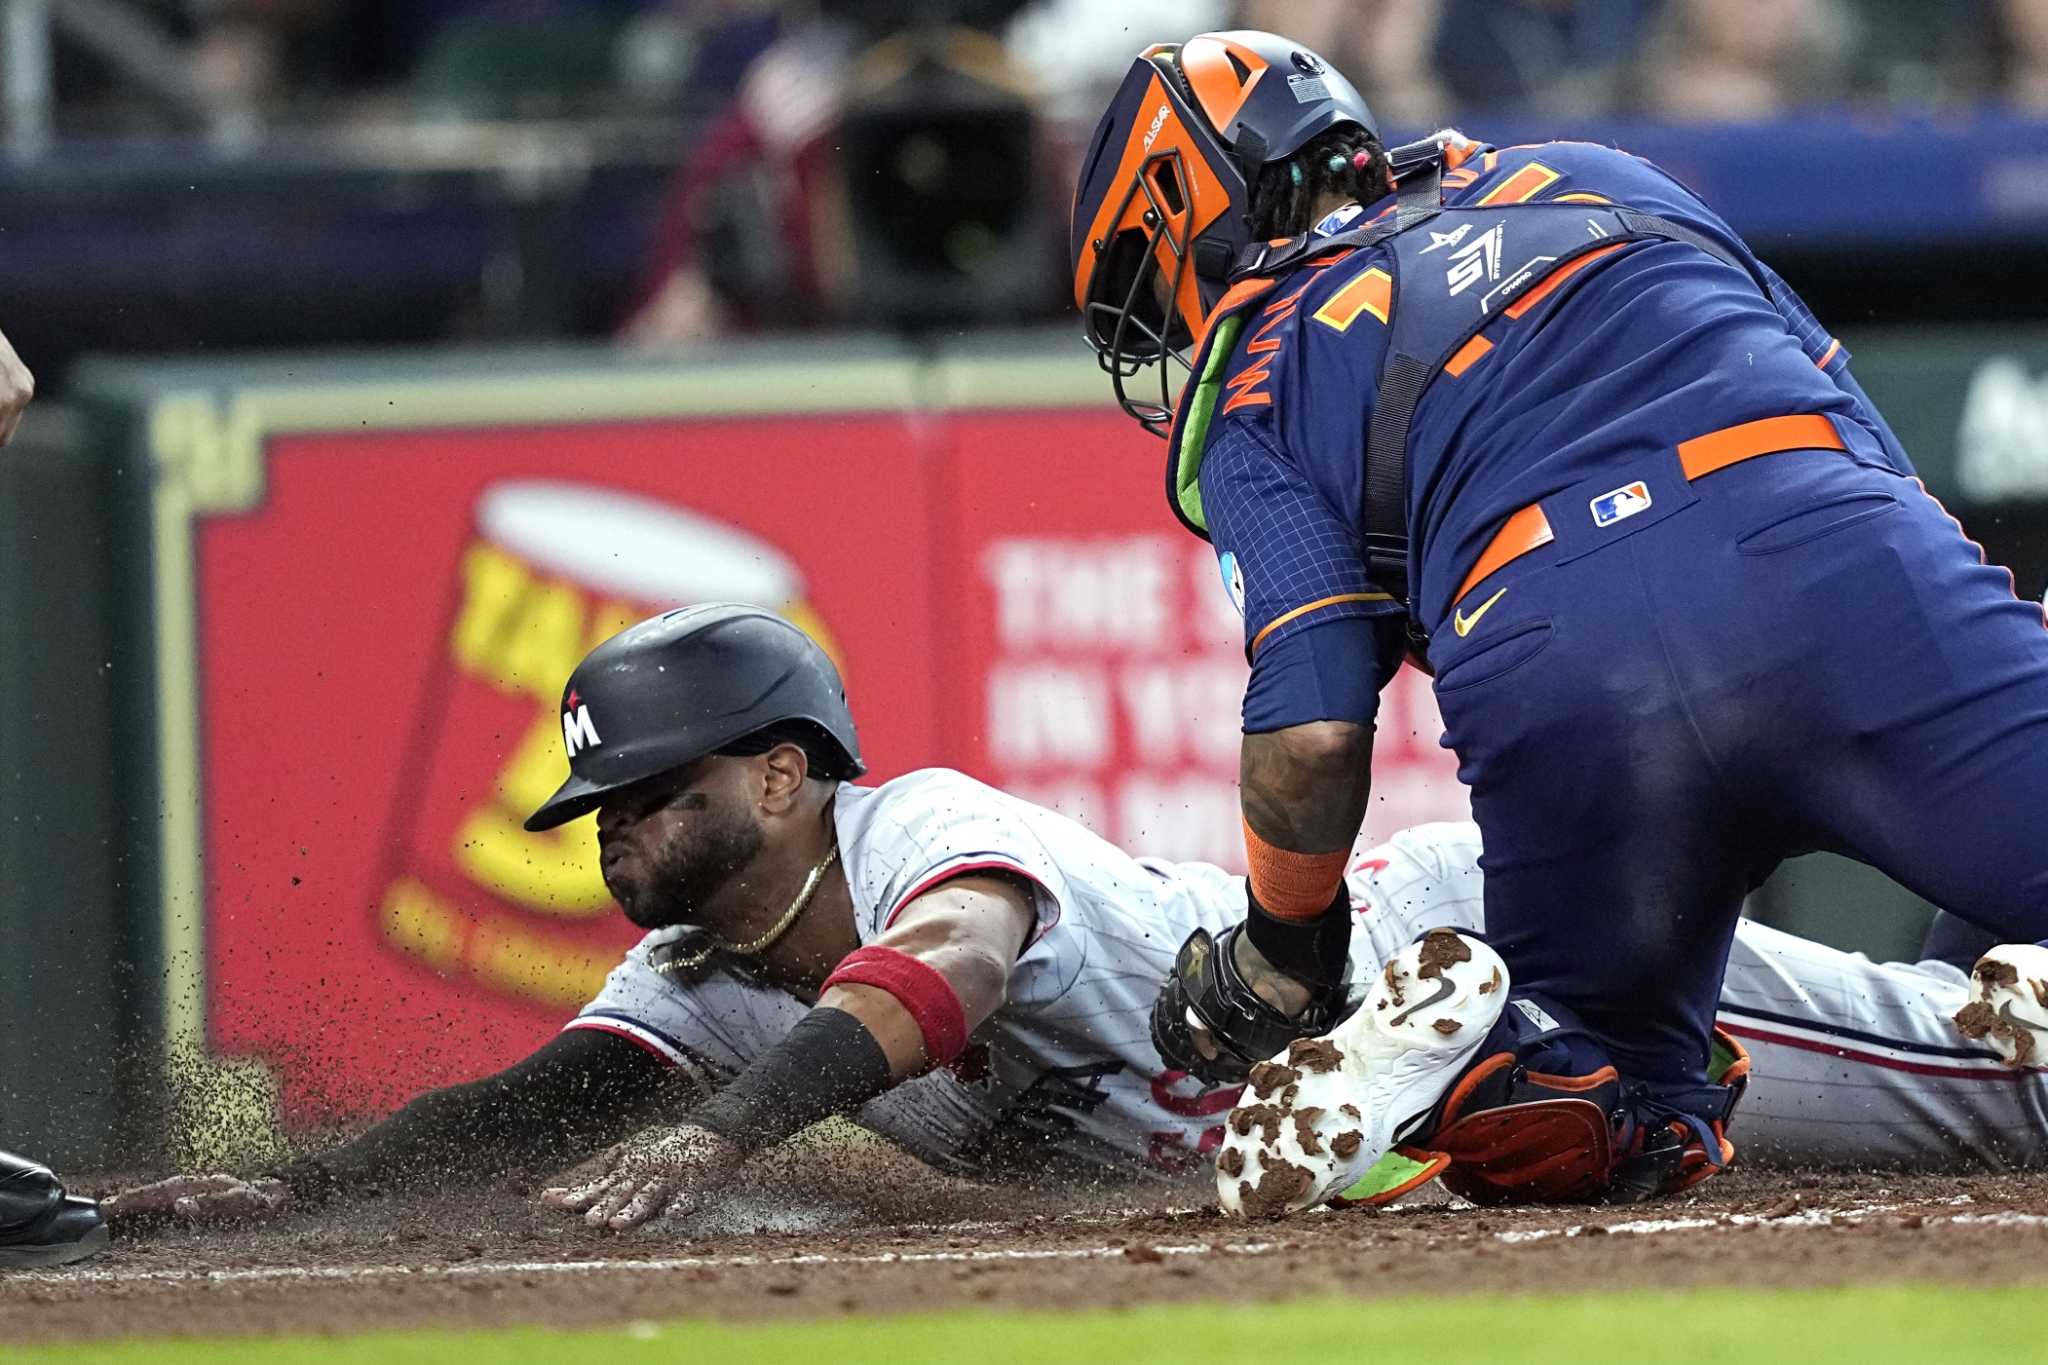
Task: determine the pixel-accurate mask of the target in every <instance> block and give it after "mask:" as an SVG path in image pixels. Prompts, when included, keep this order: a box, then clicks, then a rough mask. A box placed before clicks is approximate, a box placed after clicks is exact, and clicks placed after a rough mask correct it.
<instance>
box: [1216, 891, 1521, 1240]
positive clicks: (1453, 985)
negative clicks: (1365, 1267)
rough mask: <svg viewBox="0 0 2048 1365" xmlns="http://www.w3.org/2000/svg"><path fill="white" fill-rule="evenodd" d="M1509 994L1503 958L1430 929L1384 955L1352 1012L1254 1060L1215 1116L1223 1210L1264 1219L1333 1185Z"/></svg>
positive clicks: (1437, 1084)
mask: <svg viewBox="0 0 2048 1365" xmlns="http://www.w3.org/2000/svg"><path fill="white" fill-rule="evenodd" d="M1507 999H1508V969H1507V964H1506V963H1504V962H1502V961H1501V960H1500V955H1499V954H1498V953H1496V952H1494V951H1493V949H1491V948H1489V947H1488V946H1487V945H1486V944H1484V943H1482V942H1480V941H1479V940H1478V939H1476V938H1468V937H1466V936H1465V935H1464V934H1460V933H1458V932H1456V931H1455V930H1451V929H1432V930H1430V931H1429V933H1427V934H1425V935H1424V936H1423V937H1422V938H1421V940H1420V941H1418V942H1415V943H1411V944H1409V945H1408V946H1407V947H1406V948H1403V949H1402V950H1401V951H1400V952H1398V953H1396V954H1394V956H1393V957H1392V958H1391V959H1389V960H1388V962H1387V965H1386V967H1385V969H1384V970H1383V971H1382V972H1381V973H1380V975H1379V979H1378V980H1376V981H1374V982H1373V985H1372V989H1371V990H1370V991H1369V992H1367V994H1366V997H1365V1003H1364V1004H1363V1005H1362V1006H1360V1007H1359V1010H1358V1012H1357V1013H1356V1014H1353V1015H1352V1016H1351V1017H1350V1018H1348V1019H1346V1020H1345V1021H1344V1022H1343V1023H1341V1024H1339V1025H1337V1027H1336V1028H1334V1029H1332V1030H1331V1031H1330V1032H1329V1033H1326V1034H1324V1035H1323V1036H1322V1037H1320V1038H1302V1039H1298V1040H1296V1041H1295V1042H1293V1043H1291V1044H1289V1045H1288V1048H1287V1051H1286V1052H1284V1053H1282V1054H1281V1055H1279V1056H1277V1057H1275V1058H1273V1059H1272V1060H1271V1061H1267V1062H1261V1063H1259V1064H1258V1065H1257V1066H1255V1067H1253V1068H1252V1073H1251V1081H1250V1084H1249V1085H1248V1086H1247V1087H1246V1089H1245V1093H1244V1095H1243V1096H1242V1097H1241V1098H1240V1100H1239V1103H1238V1106H1237V1108H1235V1109H1233V1110H1231V1111H1230V1117H1229V1119H1227V1120H1226V1121H1225V1123H1224V1126H1223V1146H1222V1148H1221V1149H1220V1150H1218V1152H1217V1153H1216V1193H1217V1197H1218V1199H1219V1200H1221V1202H1222V1204H1223V1211H1224V1212H1225V1213H1230V1214H1235V1215H1238V1216H1240V1217H1245V1218H1270V1217H1276V1216H1278V1215H1279V1214H1282V1213H1291V1212H1293V1211H1295V1210H1297V1209H1305V1208H1308V1207H1310V1206H1311V1205H1315V1204H1320V1203H1323V1202H1324V1201H1326V1200H1328V1199H1330V1198H1332V1197H1333V1196H1336V1195H1340V1194H1342V1193H1343V1192H1344V1191H1345V1190H1347V1189H1349V1188H1350V1187H1351V1186H1352V1185H1353V1184H1354V1183H1356V1182H1357V1181H1358V1179H1359V1178H1360V1177H1362V1176H1363V1175H1364V1174H1365V1173H1366V1172H1367V1171H1370V1170H1371V1169H1372V1168H1373V1167H1374V1166H1375V1165H1377V1164H1378V1163H1379V1161H1380V1158H1382V1157H1384V1156H1385V1155H1386V1154H1387V1153H1388V1152H1390V1151H1392V1150H1393V1148H1394V1146H1395V1145H1396V1144H1397V1143H1399V1142H1401V1141H1403V1140H1404V1139H1406V1138H1407V1137H1409V1136H1411V1135H1412V1133H1413V1130H1414V1128H1415V1126H1416V1125H1417V1124H1418V1123H1419V1122H1421V1121H1422V1120H1423V1119H1425V1118H1427V1117H1428V1115H1429V1113H1430V1111H1431V1110H1433V1109H1434V1108H1436V1105H1437V1102H1438V1101H1439V1100H1441V1099H1442V1098H1443V1097H1444V1095H1445V1093H1446V1092H1448V1091H1449V1090H1450V1088H1451V1086H1452V1085H1453V1084H1454V1083H1455V1082H1456V1081H1457V1079H1458V1077H1459V1076H1461V1075H1462V1074H1464V1071H1465V1069H1466V1067H1467V1066H1469V1065H1470V1064H1471V1061H1472V1058H1473V1055H1474V1054H1475V1053H1477V1052H1478V1050H1479V1045H1480V1044H1481V1043H1483V1042H1484V1041H1485V1040H1486V1036H1487V1034H1488V1033H1489V1032H1491V1031H1492V1029H1493V1025H1494V1021H1495V1020H1497V1019H1499V1018H1500V1012H1501V1007H1502V1006H1503V1005H1505V1004H1506V1003H1507Z"/></svg>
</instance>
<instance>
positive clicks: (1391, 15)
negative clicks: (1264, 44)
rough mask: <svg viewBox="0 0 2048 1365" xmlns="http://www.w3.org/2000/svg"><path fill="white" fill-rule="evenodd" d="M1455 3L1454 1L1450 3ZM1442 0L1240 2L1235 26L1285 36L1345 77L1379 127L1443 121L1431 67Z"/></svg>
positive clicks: (1446, 111)
mask: <svg viewBox="0 0 2048 1365" xmlns="http://www.w3.org/2000/svg"><path fill="white" fill-rule="evenodd" d="M1453 3H1455V0H1453ZM1443 7H1444V0H1243V3H1241V4H1239V5H1238V6H1237V9H1238V15H1237V17H1236V20H1235V23H1237V24H1238V25H1240V26H1242V27H1245V28H1260V29H1265V30H1266V31H1268V32H1270V33H1284V34H1286V35H1287V36H1288V37H1290V38H1292V39H1294V40H1295V41H1297V42H1299V43H1301V44H1302V45H1303V46H1305V47H1309V48H1313V49H1314V50H1315V51H1316V52H1318V53H1320V54H1322V56H1323V57H1324V58H1325V59H1326V60H1328V61H1329V62H1330V63H1331V64H1332V65H1334V66H1335V67H1336V68H1337V69H1338V70H1339V71H1342V72H1343V73H1344V74H1345V75H1347V76H1349V77H1351V80H1352V82H1353V83H1354V84H1355V85H1357V87H1358V89H1359V93H1360V94H1362V95H1364V96H1365V102H1366V103H1367V104H1368V105H1370V106H1371V107H1372V111H1373V113H1374V115H1375V116H1377V117H1378V118H1379V119H1380V121H1381V125H1382V127H1384V126H1385V125H1386V124H1387V123H1397V124H1406V125H1409V126H1414V127H1433V126H1435V125H1438V124H1441V123H1445V122H1448V121H1449V118H1450V112H1451V110H1450V97H1449V95H1448V94H1447V93H1446V92H1445V90H1444V87H1443V85H1442V83H1441V82H1440V81H1439V80H1438V78H1437V74H1436V67H1435V53H1434V48H1435V45H1436V36H1437V33H1438V31H1439V28H1440V27H1441V22H1442V10H1443Z"/></svg>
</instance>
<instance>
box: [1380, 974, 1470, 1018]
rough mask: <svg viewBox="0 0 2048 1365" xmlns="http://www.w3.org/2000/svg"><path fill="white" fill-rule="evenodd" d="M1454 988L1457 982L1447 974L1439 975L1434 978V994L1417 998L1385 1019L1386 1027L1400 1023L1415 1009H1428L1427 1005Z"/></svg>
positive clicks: (1434, 1002)
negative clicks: (1424, 997)
mask: <svg viewBox="0 0 2048 1365" xmlns="http://www.w3.org/2000/svg"><path fill="white" fill-rule="evenodd" d="M1456 989H1458V987H1457V983H1455V982H1454V981H1452V980H1451V979H1450V978H1449V977H1448V976H1440V977H1438V978H1437V979H1436V994H1434V995H1432V996H1430V997H1429V998H1428V999H1427V1000H1418V1001H1416V1002H1415V1003H1414V1004H1412V1005H1410V1006H1409V1007H1408V1008H1407V1009H1405V1010H1402V1011H1401V1012H1400V1013H1399V1014H1397V1015H1395V1016H1394V1017H1393V1018H1391V1019H1389V1020H1387V1027H1388V1028H1392V1027H1393V1026H1394V1025H1396V1024H1398V1023H1400V1022H1401V1021H1402V1020H1403V1019H1406V1018H1407V1017H1408V1016H1409V1015H1411V1014H1413V1013H1415V1011H1417V1010H1426V1009H1428V1008H1429V1007H1430V1006H1431V1005H1434V1004H1436V1003H1437V1002H1438V1001H1440V1000H1442V999H1444V998H1445V997H1447V996H1449V995H1450V993H1451V992H1452V991H1455V990H1456Z"/></svg>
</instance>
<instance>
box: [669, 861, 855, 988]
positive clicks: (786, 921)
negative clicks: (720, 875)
mask: <svg viewBox="0 0 2048 1365" xmlns="http://www.w3.org/2000/svg"><path fill="white" fill-rule="evenodd" d="M838 861H839V841H838V840H837V839H834V840H833V841H832V848H831V851H830V852H828V853H826V855H825V856H824V858H822V859H821V860H820V861H819V862H818V865H817V866H816V867H813V868H812V869H811V875H810V876H808V877H805V878H804V886H803V890H801V891H799V892H797V893H796V899H795V900H793V901H791V902H790V903H789V909H787V910H785V911H783V912H782V918H781V919H779V920H777V921H775V924H774V925H773V927H771V928H770V929H769V930H768V932H767V933H765V934H763V935H761V937H759V938H757V939H755V940H754V941H753V942H752V943H727V942H726V941H725V940H724V939H722V938H720V937H718V935H716V934H714V933H712V932H711V931H710V930H708V929H707V930H705V931H704V937H706V938H708V939H710V940H711V943H710V945H709V946H708V947H704V948H699V949H698V950H697V951H695V952H693V953H677V954H675V955H673V956H671V957H670V958H669V959H668V960H667V961H665V962H662V963H660V964H659V965H658V966H656V967H655V970H656V971H658V972H661V973H662V974H664V975H670V974H673V973H675V972H687V971H693V970H695V969H696V968H698V967H701V966H703V965H704V964H705V963H707V962H709V961H710V960H711V956H712V954H714V953H731V954H733V955H734V956H736V957H759V956H760V955H761V954H762V953H765V952H767V951H768V950H769V949H770V948H773V947H774V946H775V945H776V943H778V942H779V941H780V940H781V938H782V936H783V935H784V934H786V933H788V932H789V931H790V930H791V929H794V928H795V927H796V922H797V919H798V917H800V916H801V915H802V914H803V912H804V909H805V907H806V906H808V905H810V903H811V897H813V896H815V895H817V894H818V886H819V884H820V883H822V882H823V881H824V880H825V874H826V873H827V872H829V871H831V870H832V864H834V863H836V862H838Z"/></svg>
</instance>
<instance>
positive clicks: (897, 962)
mask: <svg viewBox="0 0 2048 1365" xmlns="http://www.w3.org/2000/svg"><path fill="white" fill-rule="evenodd" d="M834 986H873V987H874V988H875V989H876V990H879V991H887V992H888V993H889V994H890V995H891V996H893V997H895V1000H896V1003H897V1004H899V1005H901V1006H903V1008H904V1009H905V1010H906V1011H908V1013H909V1015H910V1017H911V1018H912V1019H913V1020H915V1021H916V1023H917V1027H918V1030H919V1031H920V1032H921V1033H923V1034H924V1051H925V1056H926V1057H928V1058H930V1060H931V1064H932V1065H933V1066H935V1067H937V1066H945V1065H947V1064H948V1063H950V1062H952V1061H953V1060H954V1059H955V1058H957V1057H959V1055H960V1054H961V1053H962V1052H964V1051H966V1050H967V1012H966V1011H965V1010H963V1009H962V1008H961V1007H960V997H959V995H958V994H957V993H956V992H955V991H954V990H953V983H952V982H950V981H948V980H946V978H945V976H944V975H942V974H941V973H940V972H939V970H938V969H937V968H936V967H932V966H930V965H928V964H926V963H924V962H921V961H919V960H918V959H917V958H914V957H912V956H911V955H910V954H908V953H905V952H899V951H898V950H896V949H894V948H884V947H880V946H876V945H870V946H868V947H866V948H857V949H855V950H854V951H853V952H851V953H848V954H847V955H846V958H845V960H844V961H842V962H841V963H840V964H839V965H838V966H837V967H836V968H834V969H833V971H832V975H830V976H828V977H826V978H825V989H826V990H828V991H829V990H831V989H832V988H833V987H834Z"/></svg>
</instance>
